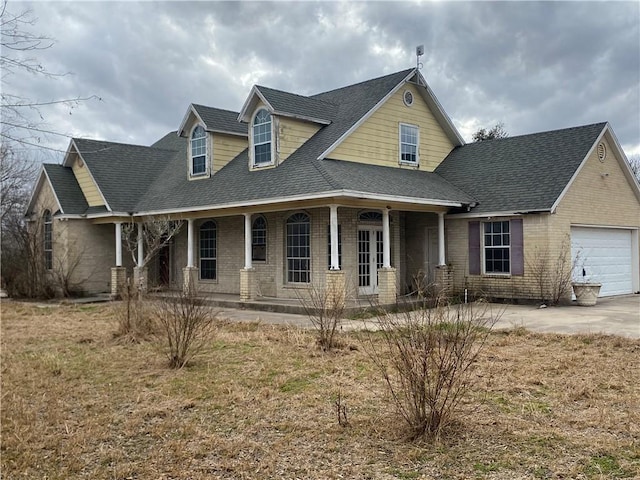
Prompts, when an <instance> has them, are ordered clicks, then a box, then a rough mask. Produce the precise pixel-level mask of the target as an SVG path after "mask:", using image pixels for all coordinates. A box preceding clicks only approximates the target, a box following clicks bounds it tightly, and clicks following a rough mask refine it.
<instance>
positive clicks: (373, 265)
mask: <svg viewBox="0 0 640 480" xmlns="http://www.w3.org/2000/svg"><path fill="white" fill-rule="evenodd" d="M379 268H382V228H380V227H359V228H358V287H359V290H358V293H359V294H360V295H374V294H376V293H378V269H379Z"/></svg>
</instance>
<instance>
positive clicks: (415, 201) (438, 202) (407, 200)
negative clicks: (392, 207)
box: [133, 190, 467, 217]
mask: <svg viewBox="0 0 640 480" xmlns="http://www.w3.org/2000/svg"><path fill="white" fill-rule="evenodd" d="M336 197H342V198H345V199H354V198H356V199H362V200H375V201H377V202H381V203H389V202H392V203H403V204H408V205H421V206H434V207H446V208H456V207H458V208H459V207H463V206H465V205H467V203H466V202H461V201H453V200H443V199H429V198H417V197H403V196H397V195H381V194H374V193H369V192H361V191H356V190H330V191H326V192H319V193H315V194H303V195H292V196H287V197H275V198H263V199H256V200H247V201H242V202H229V203H222V204H218V205H202V206H200V207H195V208H194V207H184V208H167V209H162V210H150V211H140V212H135V213H133V216H134V217H142V216H149V215H166V214H181V213H190V212H194V213H195V212H201V211H206V210H224V209H231V208H244V207H257V206H269V205H277V204H281V203H283V204H284V203H290V202H297V201H304V200H322V199H328V198H336Z"/></svg>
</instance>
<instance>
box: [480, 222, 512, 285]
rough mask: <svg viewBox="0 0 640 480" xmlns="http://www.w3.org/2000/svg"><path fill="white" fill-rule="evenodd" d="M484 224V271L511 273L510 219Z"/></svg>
mask: <svg viewBox="0 0 640 480" xmlns="http://www.w3.org/2000/svg"><path fill="white" fill-rule="evenodd" d="M483 225H484V227H483V228H484V245H483V247H484V273H498V274H509V273H511V233H510V230H509V221H508V220H506V221H502V222H486V223H484V224H483Z"/></svg>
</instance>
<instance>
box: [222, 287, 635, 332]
mask: <svg viewBox="0 0 640 480" xmlns="http://www.w3.org/2000/svg"><path fill="white" fill-rule="evenodd" d="M492 307H493V311H500V310H501V309H503V308H504V313H503V314H502V316H501V318H500V320H499V321H498V322H497V323H496V325H495V327H494V328H496V329H512V328H517V327H524V328H526V329H527V330H531V331H535V332H552V333H565V334H572V333H604V334H608V335H620V336H623V337H629V338H640V295H626V296H620V297H610V298H601V299H599V300H598V304H597V305H596V306H594V307H578V306H577V305H566V306H560V307H549V308H538V307H536V306H534V305H498V304H496V305H493V306H492ZM219 311H220V314H221V316H222V317H225V318H228V319H229V320H232V321H241V322H259V323H265V324H273V325H291V326H296V327H300V328H311V327H312V326H313V325H312V324H311V322H310V321H309V319H308V318H307V317H306V316H305V315H297V314H290V313H277V312H264V311H256V310H240V309H235V308H221V309H220V310H219ZM374 323H375V318H371V319H369V320H365V321H363V320H348V319H345V320H344V321H343V323H342V329H343V330H353V329H361V328H365V327H367V328H372V326H373V324H374Z"/></svg>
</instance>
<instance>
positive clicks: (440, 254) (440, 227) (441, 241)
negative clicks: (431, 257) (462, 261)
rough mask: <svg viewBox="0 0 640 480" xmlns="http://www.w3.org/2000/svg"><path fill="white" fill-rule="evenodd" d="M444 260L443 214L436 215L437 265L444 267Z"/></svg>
mask: <svg viewBox="0 0 640 480" xmlns="http://www.w3.org/2000/svg"><path fill="white" fill-rule="evenodd" d="M446 264H447V263H446V261H445V258H444V213H438V265H446Z"/></svg>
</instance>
